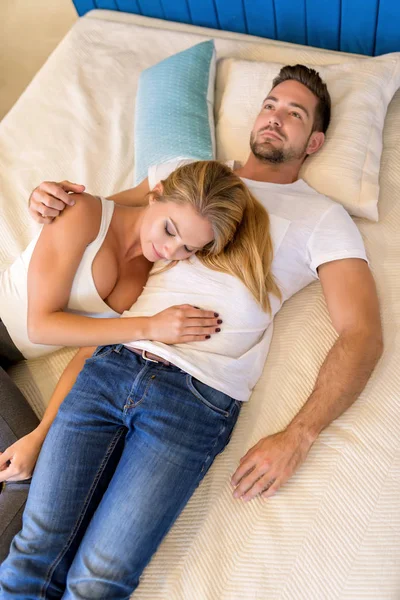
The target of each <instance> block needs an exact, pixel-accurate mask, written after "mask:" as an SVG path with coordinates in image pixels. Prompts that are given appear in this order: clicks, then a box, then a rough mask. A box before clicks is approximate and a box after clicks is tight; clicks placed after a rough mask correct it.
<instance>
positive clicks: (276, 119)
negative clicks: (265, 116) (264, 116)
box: [268, 111, 282, 127]
mask: <svg viewBox="0 0 400 600" xmlns="http://www.w3.org/2000/svg"><path fill="white" fill-rule="evenodd" d="M268 122H269V124H270V125H272V126H273V127H281V126H282V118H281V115H280V114H279V113H278V112H276V111H275V112H274V113H273V114H271V115H270V116H269V120H268Z"/></svg>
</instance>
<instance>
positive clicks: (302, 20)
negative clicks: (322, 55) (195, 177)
mask: <svg viewBox="0 0 400 600" xmlns="http://www.w3.org/2000/svg"><path fill="white" fill-rule="evenodd" d="M73 2H74V4H75V6H76V9H77V11H78V13H79V15H84V14H85V13H86V12H88V11H89V10H92V9H94V8H103V9H108V10H116V11H123V12H129V13H136V14H139V15H144V16H146V17H156V18H158V19H165V20H167V21H179V22H181V23H190V24H193V25H200V26H203V27H212V28H214V29H224V30H227V31H236V32H240V33H249V34H251V35H258V36H261V37H266V38H270V39H274V40H282V41H286V42H294V43H296V44H305V45H308V46H317V47H320V48H328V49H329V50H342V51H343V52H356V53H358V54H369V55H372V56H373V55H377V54H385V53H386V52H397V51H400V0H73Z"/></svg>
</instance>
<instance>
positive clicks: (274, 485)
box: [261, 479, 281, 499]
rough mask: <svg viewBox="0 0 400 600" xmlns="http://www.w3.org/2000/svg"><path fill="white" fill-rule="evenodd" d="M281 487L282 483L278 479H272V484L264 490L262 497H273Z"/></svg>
mask: <svg viewBox="0 0 400 600" xmlns="http://www.w3.org/2000/svg"><path fill="white" fill-rule="evenodd" d="M280 487H281V483H280V482H279V481H278V480H277V479H272V482H271V485H269V486H268V489H266V490H264V491H263V492H262V494H261V498H264V499H266V498H271V497H272V496H273V495H274V494H276V492H277V491H278V490H279V488H280Z"/></svg>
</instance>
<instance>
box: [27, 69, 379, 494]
mask: <svg viewBox="0 0 400 600" xmlns="http://www.w3.org/2000/svg"><path fill="white" fill-rule="evenodd" d="M330 108H331V106H330V97H329V93H328V90H327V88H326V85H325V84H324V83H323V82H322V81H321V79H320V77H319V75H318V74H317V73H316V72H315V71H314V70H312V69H308V68H306V67H304V66H302V65H296V66H286V67H283V68H282V69H281V71H280V73H279V75H278V76H277V77H276V78H275V79H274V82H273V87H272V90H271V91H270V93H269V95H268V96H267V98H266V99H265V100H264V102H263V105H262V108H261V111H260V113H259V115H258V117H257V119H256V121H255V123H254V126H253V130H252V132H251V136H250V148H251V152H250V155H249V157H248V159H247V162H246V163H245V164H244V165H243V166H238V168H236V169H235V172H236V173H237V175H239V176H240V177H242V178H245V180H246V183H247V185H249V187H250V188H251V187H252V186H251V183H253V184H255V183H256V182H262V183H264V184H265V185H266V188H265V191H264V193H266V194H267V193H272V190H273V189H276V188H274V186H271V187H268V184H279V186H281V191H282V193H283V194H284V193H285V186H290V184H293V183H294V182H298V181H299V179H298V178H299V171H300V168H301V166H302V164H303V162H304V160H306V159H307V156H309V155H311V154H314V153H315V152H317V151H318V150H319V149H320V148H321V147H322V145H323V143H324V139H325V133H326V130H327V128H328V125H329V121H330ZM303 183H304V182H303ZM83 189H84V186H80V185H77V184H72V183H70V182H68V181H65V182H62V183H61V184H56V183H51V182H45V183H42V184H41V185H40V186H39V187H38V188H36V189H35V190H34V191H33V193H32V195H31V199H30V211H31V213H32V215H33V216H34V218H35V219H36V220H37V221H38V222H40V223H49V222H51V220H52V219H53V218H55V217H57V215H58V214H59V212H60V211H61V210H62V209H63V208H64V207H65V205H66V204H71V203H72V202H73V200H72V198H71V197H70V196H69V194H68V192H78V193H79V192H82V191H83ZM148 191H149V181H148V179H146V180H144V181H143V182H142V183H141V184H140V185H139V186H137V187H136V188H133V189H130V190H127V191H124V192H120V193H118V194H116V195H114V196H112V199H113V200H115V201H116V202H119V203H122V204H140V203H142V202H143V199H144V196H145V194H146V193H147V192H148ZM252 191H253V193H254V194H255V195H256V196H258V198H259V199H260V200H262V198H260V193H258V188H257V185H256V186H255V187H254V189H252ZM321 198H323V197H322V196H321ZM264 205H265V202H264ZM267 208H268V210H269V211H270V212H271V208H270V207H268V206H267ZM326 243H327V244H329V240H328V239H327V240H326ZM350 254H351V253H350ZM317 272H318V277H319V279H320V282H321V285H322V289H323V292H324V296H325V299H326V303H327V307H328V311H329V314H330V318H331V320H332V323H333V326H334V327H335V329H336V331H337V333H338V338H337V340H336V342H335V344H334V345H333V346H332V348H331V350H330V351H329V353H328V355H327V357H326V359H325V361H324V363H323V365H322V366H321V368H320V371H319V374H318V377H317V380H316V382H315V385H314V389H313V391H312V393H311V394H310V396H309V398H308V400H307V401H306V403H305V404H304V406H303V407H302V409H301V410H300V411H299V413H298V414H297V415H296V416H295V417H294V418H293V420H292V421H291V423H290V424H289V425H288V426H287V427H286V428H285V429H284V430H283V431H281V432H279V433H276V434H274V435H271V436H268V437H265V438H263V439H261V440H260V441H259V442H258V443H257V444H256V445H255V446H254V447H253V448H250V449H249V451H248V452H247V453H246V455H245V456H244V457H243V458H242V459H241V460H240V464H239V466H238V468H237V470H236V471H235V473H234V474H233V476H232V485H233V487H234V492H233V495H234V497H235V498H242V499H243V500H251V499H253V498H254V497H256V496H257V495H259V494H261V495H262V497H263V498H268V497H270V496H272V495H273V494H274V493H275V492H276V491H277V490H278V489H279V488H280V487H281V486H282V485H283V484H284V483H285V482H286V481H287V480H288V479H289V478H290V477H291V476H292V475H293V473H294V472H295V471H296V470H297V469H298V468H299V467H300V465H301V464H302V463H303V462H304V460H305V459H306V457H307V454H308V452H309V450H310V448H311V446H312V444H313V443H314V441H315V440H316V438H317V437H318V435H319V433H320V432H321V431H322V430H323V429H324V428H325V427H327V426H328V425H329V424H330V423H331V422H332V421H333V420H334V419H336V418H337V417H339V416H340V415H341V414H342V413H343V412H344V411H345V410H346V409H347V408H349V406H351V404H352V403H353V402H354V401H355V400H356V398H357V397H358V396H359V394H360V393H361V391H362V390H363V388H364V386H365V385H366V383H367V381H368V379H369V377H370V375H371V373H372V371H373V369H374V367H375V365H376V363H377V361H378V360H379V358H380V356H381V354H382V350H383V342H382V331H381V322H380V315H379V305H378V299H377V294H376V288H375V284H374V280H373V277H372V274H371V272H370V270H369V268H368V264H367V262H366V260H363V258H361V257H358V256H355V257H351V256H350V257H349V258H342V259H339V260H330V261H329V262H325V263H323V264H319V265H318V268H317ZM299 289H300V288H299Z"/></svg>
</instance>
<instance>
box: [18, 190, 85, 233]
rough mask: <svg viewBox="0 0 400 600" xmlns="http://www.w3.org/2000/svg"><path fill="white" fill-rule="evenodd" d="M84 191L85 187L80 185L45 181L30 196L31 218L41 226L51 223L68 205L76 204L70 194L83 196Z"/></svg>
mask: <svg viewBox="0 0 400 600" xmlns="http://www.w3.org/2000/svg"><path fill="white" fill-rule="evenodd" d="M84 191H85V186H84V185H80V184H79V183H71V182H70V181H61V182H60V183H56V182H55V181H43V183H41V184H40V185H38V187H36V188H35V189H34V190H33V192H32V193H31V195H30V198H29V212H30V213H31V217H32V218H33V219H34V220H35V221H37V222H38V223H40V224H41V225H45V224H47V223H51V222H52V220H53V219H55V218H56V217H58V215H59V214H60V213H61V212H62V211H63V210H64V208H65V207H66V206H67V205H71V206H73V205H74V204H75V201H74V200H73V198H71V197H70V195H69V193H68V192H75V193H76V194H81V193H82V192H84Z"/></svg>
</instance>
